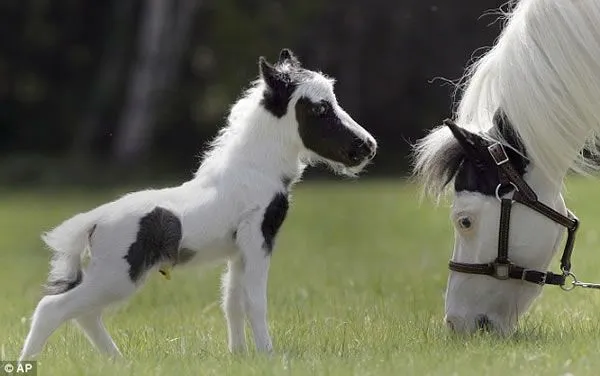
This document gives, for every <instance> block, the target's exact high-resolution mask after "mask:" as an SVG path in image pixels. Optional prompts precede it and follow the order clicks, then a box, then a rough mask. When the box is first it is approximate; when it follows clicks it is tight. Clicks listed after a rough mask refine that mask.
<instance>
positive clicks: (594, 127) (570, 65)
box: [415, 0, 600, 194]
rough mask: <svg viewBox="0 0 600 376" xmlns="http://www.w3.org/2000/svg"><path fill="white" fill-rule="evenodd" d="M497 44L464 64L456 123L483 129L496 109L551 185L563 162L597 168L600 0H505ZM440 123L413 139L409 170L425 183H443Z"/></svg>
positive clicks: (448, 141) (444, 146) (445, 142)
mask: <svg viewBox="0 0 600 376" xmlns="http://www.w3.org/2000/svg"><path fill="white" fill-rule="evenodd" d="M511 5H512V11H511V12H507V13H505V14H506V23H505V27H504V29H503V31H502V33H501V35H500V37H499V38H498V40H497V42H496V44H495V45H494V46H493V48H491V49H490V50H489V51H488V52H487V53H486V54H484V55H483V56H482V57H481V58H480V59H479V60H477V61H476V62H475V63H474V64H473V65H472V66H471V67H470V68H469V70H468V71H467V73H466V75H465V77H464V79H463V82H464V83H465V86H464V91H463V92H462V98H461V99H460V102H459V104H458V108H457V111H456V122H457V123H458V124H459V125H460V126H462V127H464V128H466V129H469V130H476V131H487V130H489V129H490V128H491V127H492V125H493V121H492V119H493V117H494V114H495V113H496V111H497V110H498V109H502V111H503V112H504V113H505V114H506V116H507V117H508V119H509V121H510V123H511V124H512V126H513V128H514V131H515V133H516V135H517V136H518V137H519V139H520V140H521V141H522V144H523V146H524V147H525V149H526V151H527V154H528V157H529V159H530V160H531V161H532V163H533V164H535V166H536V167H538V168H540V170H541V171H542V172H543V173H544V174H545V175H546V176H547V177H548V178H549V179H550V180H551V181H553V182H555V183H556V184H557V185H560V184H561V182H562V179H563V177H564V175H565V174H566V172H567V171H568V170H569V169H574V170H576V171H577V172H583V173H585V172H589V171H590V170H591V169H595V168H596V167H597V165H596V163H595V162H594V158H585V157H584V156H583V154H582V150H583V149H584V148H586V150H587V151H588V152H589V154H588V157H590V156H591V157H595V156H597V155H598V154H600V153H599V148H598V139H599V138H600V1H597V0H521V1H519V2H518V3H515V2H512V3H511ZM453 144H454V142H453V140H452V137H451V136H450V132H448V130H447V129H445V130H442V129H440V128H438V129H436V130H434V131H433V132H432V133H430V134H429V135H428V136H427V137H425V138H424V139H423V140H421V141H420V142H419V143H418V144H417V145H416V150H415V152H416V166H415V172H416V174H417V176H419V177H421V179H422V180H423V183H424V184H426V185H427V186H428V187H427V188H428V189H430V190H433V191H436V192H437V193H438V194H439V189H440V188H441V187H442V186H443V184H444V182H442V181H441V180H443V179H445V178H446V177H447V174H448V166H446V167H444V166H441V165H440V163H447V162H448V157H447V156H446V157H444V156H440V153H442V154H443V153H444V151H447V150H449V149H452V148H453V146H452V145H453Z"/></svg>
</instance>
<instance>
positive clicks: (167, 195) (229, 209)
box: [21, 49, 377, 359]
mask: <svg viewBox="0 0 600 376" xmlns="http://www.w3.org/2000/svg"><path fill="white" fill-rule="evenodd" d="M259 72H260V77H259V79H258V80H257V81H256V82H254V84H253V85H252V87H251V88H250V89H249V90H248V91H247V92H246V93H245V94H244V95H243V96H242V98H241V99H239V100H238V101H237V102H236V103H235V105H234V106H233V107H232V109H231V112H230V114H229V117H228V120H227V125H226V127H225V128H224V129H223V130H222V131H221V132H220V134H219V135H218V137H217V138H216V139H215V140H214V142H213V143H212V147H211V148H210V150H209V152H208V153H207V154H206V155H205V157H204V159H203V162H202V163H201V165H200V167H199V169H198V171H197V172H196V174H195V176H194V178H193V179H192V180H190V181H187V182H185V183H183V184H182V185H180V186H177V187H171V188H165V189H152V190H144V191H138V192H133V193H129V194H127V195H125V196H123V197H121V198H119V199H117V200H116V201H113V202H110V203H107V204H104V205H102V206H99V207H97V208H95V209H93V210H91V211H88V212H86V213H81V214H78V215H76V216H74V217H72V218H70V219H68V220H66V221H65V222H64V223H62V224H61V225H60V226H58V227H56V228H55V229H53V230H52V231H50V232H48V233H46V234H44V235H43V240H44V241H45V243H46V244H47V245H48V246H49V247H50V248H51V249H52V250H53V251H54V257H53V259H52V263H51V271H50V276H49V279H48V284H47V287H48V292H47V295H45V296H44V297H43V298H42V299H41V301H40V302H39V304H38V306H37V308H36V310H35V312H34V314H33V318H32V322H31V329H30V332H29V334H28V336H27V339H26V340H25V345H24V348H23V351H22V353H21V359H28V358H31V357H33V356H35V355H37V354H38V353H40V352H41V351H42V349H43V346H44V344H45V342H46V340H47V339H48V337H49V336H50V335H51V334H52V333H53V332H54V331H55V330H56V329H57V328H58V327H59V326H60V325H61V324H62V323H64V322H65V321H67V320H70V319H73V320H75V321H76V322H77V324H78V325H79V327H80V328H81V329H82V330H83V331H84V332H85V334H86V335H87V337H88V338H89V340H90V341H91V342H92V343H93V344H94V345H95V346H96V347H97V348H98V349H99V350H100V351H102V352H104V353H107V354H109V355H111V356H119V355H120V351H119V349H118V348H117V346H116V345H115V343H114V341H113V340H112V338H111V337H110V335H109V334H108V332H107V331H106V329H105V327H104V325H103V323H102V319H101V316H102V311H103V309H104V308H105V307H106V306H107V305H109V304H110V303H113V302H116V301H119V300H122V299H125V298H127V297H129V296H131V295H132V294H133V293H134V292H135V291H136V289H137V288H138V287H139V286H140V285H142V283H143V281H144V279H145V277H146V276H147V274H148V273H149V272H150V271H152V270H161V271H162V272H163V273H165V274H166V275H167V276H168V272H167V270H168V268H170V267H172V266H176V265H181V264H185V263H189V262H201V263H207V262H211V261H217V260H223V259H226V260H227V261H228V269H227V272H226V273H225V275H224V278H223V310H224V313H225V317H226V319H227V325H228V337H229V338H228V340H229V349H230V351H232V352H237V351H245V350H246V343H245V336H244V325H245V324H244V323H245V318H246V317H247V318H248V320H249V322H250V326H251V328H252V331H253V334H254V341H255V344H256V347H257V349H258V350H259V351H263V352H270V351H271V350H272V342H271V337H270V335H269V330H268V327H267V277H268V269H269V262H270V255H271V252H272V250H273V246H274V239H275V236H276V234H277V231H278V230H279V228H280V226H281V224H282V223H283V221H284V219H285V216H286V213H287V210H288V194H289V192H290V189H291V186H292V184H293V183H294V182H295V181H297V180H298V179H299V178H300V176H301V175H302V172H303V170H304V168H305V167H306V166H307V165H312V164H315V163H325V164H327V165H328V166H330V167H331V168H332V169H333V170H334V171H336V172H339V173H342V174H345V175H352V176H354V175H356V174H358V172H360V171H361V170H362V169H363V168H364V166H365V165H366V164H367V163H369V161H370V160H371V159H372V158H373V157H374V156H375V152H376V149H377V143H376V141H375V139H374V138H373V137H372V136H371V135H370V134H369V133H368V132H367V131H365V130H364V129H363V128H362V127H361V126H360V125H358V124H357V123H356V122H355V121H354V120H353V119H352V118H351V117H350V116H349V115H348V114H347V113H346V112H345V111H344V110H343V109H342V108H341V107H340V106H339V104H338V103H337V100H336V97H335V94H334V92H333V80H331V79H329V78H327V77H325V76H324V75H322V74H321V73H318V72H314V71H310V70H308V69H305V68H303V67H302V66H301V64H300V62H299V61H298V59H297V58H296V57H295V56H294V55H293V53H292V52H291V51H290V50H287V49H284V50H282V51H281V53H280V56H279V61H278V62H277V63H276V64H275V65H271V64H269V63H268V62H267V61H266V60H265V59H264V58H262V57H261V58H260V59H259ZM86 249H89V253H90V260H89V263H88V264H87V266H86V268H85V270H82V269H83V268H82V260H81V259H82V253H83V252H84V250H86Z"/></svg>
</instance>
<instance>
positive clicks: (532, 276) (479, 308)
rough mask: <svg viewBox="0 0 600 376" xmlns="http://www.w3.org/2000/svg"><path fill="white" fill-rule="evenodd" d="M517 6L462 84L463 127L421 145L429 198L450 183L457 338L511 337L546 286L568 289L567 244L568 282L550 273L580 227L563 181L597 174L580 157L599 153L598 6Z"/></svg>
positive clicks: (555, 2) (459, 117) (556, 2)
mask: <svg viewBox="0 0 600 376" xmlns="http://www.w3.org/2000/svg"><path fill="white" fill-rule="evenodd" d="M511 4H513V9H512V10H511V12H509V13H508V14H507V22H506V24H505V26H504V28H503V31H502V33H501V35H500V37H499V39H498V40H497V42H496V44H495V45H494V46H493V48H491V49H490V50H489V51H488V52H487V53H486V54H484V55H483V56H482V57H481V58H480V59H479V60H478V61H476V62H475V63H474V64H473V66H472V67H471V68H470V69H469V71H468V72H467V74H466V76H465V79H466V81H465V86H464V91H463V92H462V97H461V99H460V103H459V105H458V108H457V113H456V123H454V122H447V123H446V125H448V127H438V128H436V129H434V130H433V131H432V132H431V133H430V134H429V135H427V136H426V137H424V138H423V139H421V140H420V141H419V142H418V143H417V145H416V147H415V156H416V159H415V173H416V176H417V177H419V178H420V180H421V183H422V184H423V185H424V187H425V189H427V190H428V191H429V192H430V193H431V194H433V195H434V197H438V198H439V196H440V194H442V193H443V191H444V188H445V186H446V185H447V184H448V183H450V182H451V181H452V180H453V181H454V200H453V206H452V213H451V220H452V222H453V224H454V227H455V241H454V252H453V255H452V261H451V263H450V269H451V270H452V271H451V273H450V276H449V280H448V285H447V291H446V308H445V309H446V318H445V320H446V322H447V324H448V326H449V327H450V328H451V329H453V330H454V331H457V332H472V331H474V330H477V329H478V328H487V329H492V330H493V331H495V332H498V333H501V334H510V333H512V332H513V331H514V330H515V328H516V324H517V322H518V319H519V317H520V316H521V315H522V314H523V313H524V312H526V311H527V310H528V308H529V307H530V305H531V304H532V302H533V300H534V299H535V298H536V297H537V296H538V295H539V294H540V293H541V290H542V289H541V286H542V285H544V284H555V285H562V286H563V287H564V286H565V285H564V283H565V279H568V278H569V277H572V274H570V271H569V270H570V262H569V256H570V250H569V249H568V248H569V247H572V244H568V243H567V249H566V250H565V252H564V257H563V260H562V262H561V267H562V269H563V273H562V274H554V273H546V272H544V271H545V270H547V268H548V266H549V263H550V261H551V259H552V257H553V256H554V255H555V253H556V251H557V248H558V245H559V244H560V241H561V238H562V237H563V235H564V229H565V227H566V228H567V229H568V230H569V234H570V235H573V234H574V231H575V229H576V227H577V221H576V219H575V218H574V216H572V215H571V214H570V213H568V212H567V210H566V207H565V203H564V201H563V197H562V194H561V192H562V189H563V180H564V179H565V176H566V174H567V172H568V171H569V170H570V169H574V170H576V171H578V172H589V171H590V169H589V168H594V167H596V166H595V163H594V159H587V158H585V157H584V155H583V153H582V150H584V149H585V150H586V151H587V154H586V155H588V156H597V155H598V151H599V148H598V146H597V145H598V143H597V141H598V139H599V136H600V106H599V103H600V1H597V0H582V1H576V0H521V1H519V2H518V3H516V2H512V3H511ZM544 207H545V208H544ZM501 208H502V209H501ZM511 208H512V216H511ZM549 209H550V210H549ZM501 215H502V216H503V217H502V219H500V218H501ZM571 237H572V236H571ZM572 240H573V239H571V243H572ZM494 277H495V278H494ZM530 282H533V283H530Z"/></svg>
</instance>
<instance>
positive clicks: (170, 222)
mask: <svg viewBox="0 0 600 376" xmlns="http://www.w3.org/2000/svg"><path fill="white" fill-rule="evenodd" d="M181 236H182V234H181V220H180V219H179V218H178V217H177V216H176V215H175V214H174V213H173V212H171V211H170V210H167V209H164V208H161V207H157V208H155V209H154V210H152V211H151V212H149V213H148V214H146V215H145V216H143V217H142V218H141V219H140V227H139V229H138V233H137V237H136V239H135V242H133V244H131V246H130V247H129V251H128V252H127V254H126V255H125V256H124V257H123V258H124V259H125V260H126V261H127V263H129V278H131V281H132V282H137V281H138V280H139V279H140V277H141V276H142V275H143V274H144V273H145V272H146V271H147V270H149V269H150V268H152V267H153V266H155V265H156V264H158V263H159V262H165V261H168V262H171V263H172V264H178V263H182V262H184V260H183V259H185V261H188V260H189V259H191V258H192V257H193V252H182V255H181V256H183V257H181V258H180V255H179V243H180V241H181ZM188 253H189V254H188Z"/></svg>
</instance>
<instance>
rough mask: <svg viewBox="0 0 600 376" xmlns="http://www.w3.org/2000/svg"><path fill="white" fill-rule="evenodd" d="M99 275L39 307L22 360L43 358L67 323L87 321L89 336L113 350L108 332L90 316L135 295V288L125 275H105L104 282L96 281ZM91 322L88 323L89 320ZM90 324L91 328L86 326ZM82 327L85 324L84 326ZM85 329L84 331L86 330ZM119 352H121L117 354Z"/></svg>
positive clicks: (40, 304)
mask: <svg viewBox="0 0 600 376" xmlns="http://www.w3.org/2000/svg"><path fill="white" fill-rule="evenodd" d="M94 276H97V274H96V273H94V272H93V270H92V272H90V273H87V274H86V275H85V276H84V279H83V282H82V283H81V284H80V285H79V286H77V287H75V288H74V289H73V290H70V291H67V292H65V293H62V294H60V295H47V296H45V297H43V298H42V300H41V301H40V302H39V303H38V306H37V308H36V309H35V312H34V314H33V318H32V321H31V329H30V331H29V334H28V335H27V339H26V340H25V345H24V347H23V351H22V352H21V357H20V359H21V360H26V359H29V358H31V357H33V356H35V355H37V354H39V353H40V352H41V351H42V349H43V347H44V344H45V343H46V341H47V340H48V337H50V335H51V334H52V333H53V332H54V331H55V330H56V329H57V328H58V327H59V326H60V325H61V324H62V323H64V322H65V321H67V320H70V319H75V318H81V317H83V321H84V322H83V324H84V326H85V328H86V329H91V331H90V332H88V331H87V330H86V333H87V334H88V335H90V333H91V334H92V335H97V338H99V339H100V338H103V339H104V340H106V341H105V343H104V347H106V348H109V345H108V340H110V341H111V342H112V339H110V337H109V336H108V333H106V329H104V328H103V327H102V330H99V328H100V326H99V324H98V322H96V323H95V324H91V321H90V319H89V318H87V317H86V315H91V314H92V313H93V312H96V314H98V312H100V311H101V310H102V308H104V307H105V306H107V305H108V304H110V303H112V302H114V301H116V300H118V299H121V298H124V297H126V296H129V295H131V294H132V293H133V292H134V291H135V285H133V284H132V283H131V281H129V280H128V279H127V275H126V274H124V275H123V277H122V278H119V277H116V276H115V275H106V274H104V275H102V277H104V278H94ZM86 318H87V320H86ZM86 324H88V325H86ZM80 325H81V322H80ZM82 328H83V327H82ZM117 351H118V350H117Z"/></svg>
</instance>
